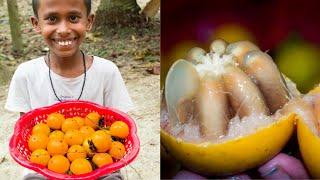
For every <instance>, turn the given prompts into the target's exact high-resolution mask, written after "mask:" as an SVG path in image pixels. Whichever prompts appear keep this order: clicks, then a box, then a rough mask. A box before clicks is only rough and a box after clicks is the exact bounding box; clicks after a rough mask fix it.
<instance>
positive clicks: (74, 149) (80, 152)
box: [67, 145, 87, 161]
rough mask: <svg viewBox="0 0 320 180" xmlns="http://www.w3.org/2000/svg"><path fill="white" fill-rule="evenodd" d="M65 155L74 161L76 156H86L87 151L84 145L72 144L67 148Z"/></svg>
mask: <svg viewBox="0 0 320 180" xmlns="http://www.w3.org/2000/svg"><path fill="white" fill-rule="evenodd" d="M67 157H68V159H69V160H70V161H74V160H75V159H77V158H86V157H87V152H86V150H85V149H84V147H82V146H80V145H73V146H71V147H70V148H69V149H68V152H67Z"/></svg>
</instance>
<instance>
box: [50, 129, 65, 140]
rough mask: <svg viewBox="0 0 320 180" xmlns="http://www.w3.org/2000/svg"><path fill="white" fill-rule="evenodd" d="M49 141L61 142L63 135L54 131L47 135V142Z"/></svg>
mask: <svg viewBox="0 0 320 180" xmlns="http://www.w3.org/2000/svg"><path fill="white" fill-rule="evenodd" d="M51 139H57V140H60V141H62V140H63V139H64V133H63V132H62V131H60V130H55V131H53V132H51V133H50V135H49V140H51Z"/></svg>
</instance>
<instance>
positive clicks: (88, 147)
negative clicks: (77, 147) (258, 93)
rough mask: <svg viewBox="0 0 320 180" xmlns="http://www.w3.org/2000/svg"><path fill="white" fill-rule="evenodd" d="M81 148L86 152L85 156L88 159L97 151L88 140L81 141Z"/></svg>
mask: <svg viewBox="0 0 320 180" xmlns="http://www.w3.org/2000/svg"><path fill="white" fill-rule="evenodd" d="M82 146H83V148H84V149H85V150H86V152H87V155H88V156H89V157H92V156H93V155H94V153H95V152H96V150H97V148H96V147H95V146H94V144H93V142H92V140H91V139H90V138H86V139H85V140H84V141H83V143H82Z"/></svg>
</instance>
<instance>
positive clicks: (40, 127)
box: [32, 123, 50, 136]
mask: <svg viewBox="0 0 320 180" xmlns="http://www.w3.org/2000/svg"><path fill="white" fill-rule="evenodd" d="M39 133H42V134H44V135H46V136H49V134H50V128H49V126H48V125H47V124H45V123H39V124H36V125H35V126H33V128H32V134H39Z"/></svg>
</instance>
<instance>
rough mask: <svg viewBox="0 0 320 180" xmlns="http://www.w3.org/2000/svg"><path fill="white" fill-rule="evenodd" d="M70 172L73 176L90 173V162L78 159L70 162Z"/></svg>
mask: <svg viewBox="0 0 320 180" xmlns="http://www.w3.org/2000/svg"><path fill="white" fill-rule="evenodd" d="M70 170H71V172H72V173H73V174H76V175H78V174H85V173H89V172H91V171H92V166H91V164H90V162H89V161H88V160H86V159H84V158H78V159H76V160H74V161H72V163H71V166H70Z"/></svg>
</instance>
